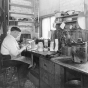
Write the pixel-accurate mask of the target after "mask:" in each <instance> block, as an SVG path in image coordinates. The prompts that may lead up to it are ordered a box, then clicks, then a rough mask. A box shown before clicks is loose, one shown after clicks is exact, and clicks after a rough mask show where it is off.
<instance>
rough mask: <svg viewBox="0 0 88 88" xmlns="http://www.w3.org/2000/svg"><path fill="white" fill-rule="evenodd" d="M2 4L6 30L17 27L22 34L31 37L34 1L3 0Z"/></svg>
mask: <svg viewBox="0 0 88 88" xmlns="http://www.w3.org/2000/svg"><path fill="white" fill-rule="evenodd" d="M3 4H4V10H5V18H6V21H5V22H6V23H5V24H6V25H5V26H6V28H7V30H9V29H10V28H11V27H12V26H17V27H19V28H20V29H21V30H22V34H26V35H27V37H31V36H32V35H31V32H32V31H33V30H34V14H35V13H34V0H3ZM30 35H31V36H30Z"/></svg>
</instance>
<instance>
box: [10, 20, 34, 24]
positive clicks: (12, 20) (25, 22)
mask: <svg viewBox="0 0 88 88" xmlns="http://www.w3.org/2000/svg"><path fill="white" fill-rule="evenodd" d="M9 22H22V23H34V22H33V21H21V20H9Z"/></svg>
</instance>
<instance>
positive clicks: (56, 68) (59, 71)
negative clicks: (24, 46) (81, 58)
mask: <svg viewBox="0 0 88 88" xmlns="http://www.w3.org/2000/svg"><path fill="white" fill-rule="evenodd" d="M53 53H54V52H50V51H49V52H38V51H26V55H27V56H31V58H32V61H33V59H36V58H33V55H36V56H37V57H39V88H44V87H46V88H53V87H54V88H65V87H64V84H65V82H66V80H67V77H68V76H67V75H66V72H68V71H70V72H72V74H73V75H76V74H77V76H78V78H80V81H81V88H88V83H87V82H88V62H86V63H82V64H78V63H74V62H73V61H72V59H71V57H67V56H58V57H53V58H51V59H49V58H48V59H47V57H46V55H52V54H53ZM68 69H69V70H68ZM72 74H71V75H72ZM43 75H45V77H43ZM77 76H76V77H77ZM51 80H53V81H51ZM53 83H54V85H53ZM42 86H43V87H42Z"/></svg>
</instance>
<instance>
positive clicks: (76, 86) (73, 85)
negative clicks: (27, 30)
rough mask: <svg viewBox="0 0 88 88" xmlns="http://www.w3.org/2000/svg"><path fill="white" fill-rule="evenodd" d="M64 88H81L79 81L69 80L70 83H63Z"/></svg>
mask: <svg viewBox="0 0 88 88" xmlns="http://www.w3.org/2000/svg"><path fill="white" fill-rule="evenodd" d="M65 88H81V81H79V80H70V81H68V82H66V83H65Z"/></svg>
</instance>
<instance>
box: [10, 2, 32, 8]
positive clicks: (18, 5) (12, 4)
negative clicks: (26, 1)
mask: <svg viewBox="0 0 88 88" xmlns="http://www.w3.org/2000/svg"><path fill="white" fill-rule="evenodd" d="M9 5H11V6H17V7H23V8H31V9H32V8H33V7H32V6H26V5H21V4H15V3H10V4H9Z"/></svg>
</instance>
